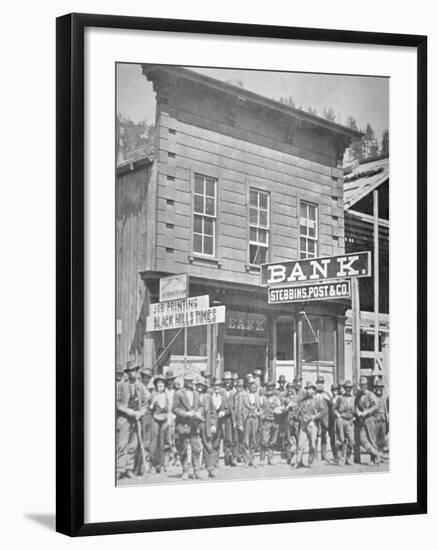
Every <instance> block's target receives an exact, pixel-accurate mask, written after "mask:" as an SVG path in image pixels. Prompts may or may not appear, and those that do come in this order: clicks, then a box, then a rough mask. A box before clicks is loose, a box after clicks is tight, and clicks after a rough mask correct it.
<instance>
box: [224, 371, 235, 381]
mask: <svg viewBox="0 0 438 550" xmlns="http://www.w3.org/2000/svg"><path fill="white" fill-rule="evenodd" d="M232 379H233V376H232V374H231V372H230V371H229V370H227V371H225V372H224V380H232Z"/></svg>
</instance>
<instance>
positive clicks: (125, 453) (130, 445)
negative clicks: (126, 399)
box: [116, 416, 138, 477]
mask: <svg viewBox="0 0 438 550" xmlns="http://www.w3.org/2000/svg"><path fill="white" fill-rule="evenodd" d="M116 446H117V476H118V477H120V476H121V475H124V474H126V473H127V472H133V471H134V463H135V455H136V453H137V449H138V436H137V426H136V423H135V421H132V420H130V419H129V418H126V417H125V416H119V417H118V418H117V422H116Z"/></svg>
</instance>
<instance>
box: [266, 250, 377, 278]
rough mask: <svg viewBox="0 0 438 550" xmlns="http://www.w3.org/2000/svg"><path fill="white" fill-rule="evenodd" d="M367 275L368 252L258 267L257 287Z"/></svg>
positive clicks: (369, 258)
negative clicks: (258, 282) (258, 279)
mask: <svg viewBox="0 0 438 550" xmlns="http://www.w3.org/2000/svg"><path fill="white" fill-rule="evenodd" d="M370 275H371V253H370V252H356V253H354V254H343V255H342V256H329V257H327V258H312V259H307V260H291V261H286V262H271V263H269V264H262V265H261V266H260V284H261V285H264V286H266V285H267V286H271V285H277V284H287V283H303V282H315V281H326V280H330V279H339V278H345V277H348V278H350V277H369V276H370Z"/></svg>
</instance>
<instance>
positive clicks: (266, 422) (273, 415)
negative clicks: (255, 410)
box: [260, 380, 283, 466]
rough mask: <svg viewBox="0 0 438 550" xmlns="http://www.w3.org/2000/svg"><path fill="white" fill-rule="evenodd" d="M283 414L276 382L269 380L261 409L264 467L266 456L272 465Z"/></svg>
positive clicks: (261, 445)
mask: <svg viewBox="0 0 438 550" xmlns="http://www.w3.org/2000/svg"><path fill="white" fill-rule="evenodd" d="M282 412H283V409H282V406H281V402H280V398H279V397H278V395H275V382H274V380H269V381H268V382H267V383H266V392H265V395H264V396H263V399H262V403H261V408H260V428H261V442H260V464H261V465H262V466H263V465H264V463H265V456H266V455H267V457H268V464H272V457H273V455H274V447H275V445H276V443H277V439H278V431H279V427H280V418H281V414H282Z"/></svg>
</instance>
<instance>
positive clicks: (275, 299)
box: [268, 279, 351, 304]
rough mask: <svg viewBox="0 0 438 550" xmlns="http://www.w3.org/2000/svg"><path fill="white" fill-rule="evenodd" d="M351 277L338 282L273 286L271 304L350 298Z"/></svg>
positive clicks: (269, 298)
mask: <svg viewBox="0 0 438 550" xmlns="http://www.w3.org/2000/svg"><path fill="white" fill-rule="evenodd" d="M350 287H351V285H350V281H349V279H345V280H343V281H338V282H329V281H327V282H325V281H324V282H319V283H306V284H302V285H298V284H294V285H289V286H283V287H271V288H270V289H269V291H268V303H269V304H291V303H293V302H303V301H305V302H311V301H313V300H330V299H335V298H350V296H351V288H350Z"/></svg>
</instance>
